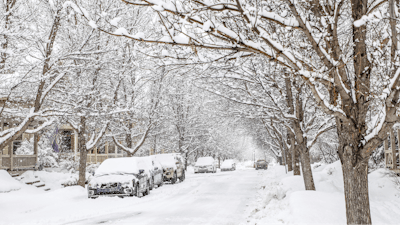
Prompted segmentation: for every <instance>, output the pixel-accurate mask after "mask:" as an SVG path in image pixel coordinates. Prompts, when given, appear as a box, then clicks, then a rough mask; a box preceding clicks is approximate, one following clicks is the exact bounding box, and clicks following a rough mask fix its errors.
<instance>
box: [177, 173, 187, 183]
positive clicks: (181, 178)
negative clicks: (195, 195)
mask: <svg viewBox="0 0 400 225" xmlns="http://www.w3.org/2000/svg"><path fill="white" fill-rule="evenodd" d="M185 178H186V177H185V171H182V175H181V177H180V178H179V180H180V181H181V182H183V181H184V180H185Z"/></svg>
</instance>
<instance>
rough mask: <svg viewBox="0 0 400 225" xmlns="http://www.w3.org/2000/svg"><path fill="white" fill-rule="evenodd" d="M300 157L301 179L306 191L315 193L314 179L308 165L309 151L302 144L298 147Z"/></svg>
mask: <svg viewBox="0 0 400 225" xmlns="http://www.w3.org/2000/svg"><path fill="white" fill-rule="evenodd" d="M300 156H301V170H302V172H303V179H304V185H305V187H306V190H311V191H315V185H314V178H313V174H312V170H311V164H310V153H309V149H308V148H307V147H306V146H305V143H302V144H301V145H300Z"/></svg>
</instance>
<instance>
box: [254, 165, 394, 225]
mask: <svg viewBox="0 0 400 225" xmlns="http://www.w3.org/2000/svg"><path fill="white" fill-rule="evenodd" d="M314 166H315V165H314ZM259 173H260V174H261V177H262V180H261V181H260V183H259V184H258V189H259V190H258V197H257V201H255V202H254V203H253V204H252V205H251V206H250V207H249V208H248V211H247V212H246V214H247V215H248V220H247V221H248V223H247V224H343V225H344V224H346V211H345V199H344V193H343V176H342V169H341V166H340V162H339V161H337V162H335V163H333V164H329V165H322V166H319V167H317V168H315V169H313V175H314V181H315V186H316V189H317V191H305V189H304V182H303V178H302V177H301V176H296V177H294V176H293V173H292V172H289V173H287V174H286V173H285V167H283V166H278V165H275V166H271V165H270V167H269V169H268V170H267V171H260V172H259ZM369 195H370V201H371V213H372V223H373V224H400V216H399V215H400V190H399V189H396V186H395V184H394V182H393V178H392V177H389V176H388V175H387V170H385V169H379V170H376V171H374V172H372V173H371V174H370V175H369Z"/></svg>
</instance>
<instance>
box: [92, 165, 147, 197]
mask: <svg viewBox="0 0 400 225" xmlns="http://www.w3.org/2000/svg"><path fill="white" fill-rule="evenodd" d="M146 167H147V165H146V163H145V161H144V160H143V159H142V158H141V157H126V158H112V159H106V160H105V161H104V162H103V163H102V164H101V165H100V166H99V168H97V170H96V172H95V175H94V177H93V178H92V179H91V180H90V182H89V184H88V186H87V191H88V197H89V198H97V197H100V196H119V197H124V196H137V197H141V196H143V195H148V194H150V183H149V177H148V175H147V173H146V172H145V169H146Z"/></svg>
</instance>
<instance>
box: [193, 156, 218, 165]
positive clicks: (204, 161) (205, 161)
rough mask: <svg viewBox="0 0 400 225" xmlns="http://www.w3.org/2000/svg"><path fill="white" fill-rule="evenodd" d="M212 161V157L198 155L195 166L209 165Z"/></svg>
mask: <svg viewBox="0 0 400 225" xmlns="http://www.w3.org/2000/svg"><path fill="white" fill-rule="evenodd" d="M213 163H214V159H213V157H200V158H198V159H197V162H196V164H195V166H211V165H212V164H213Z"/></svg>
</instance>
